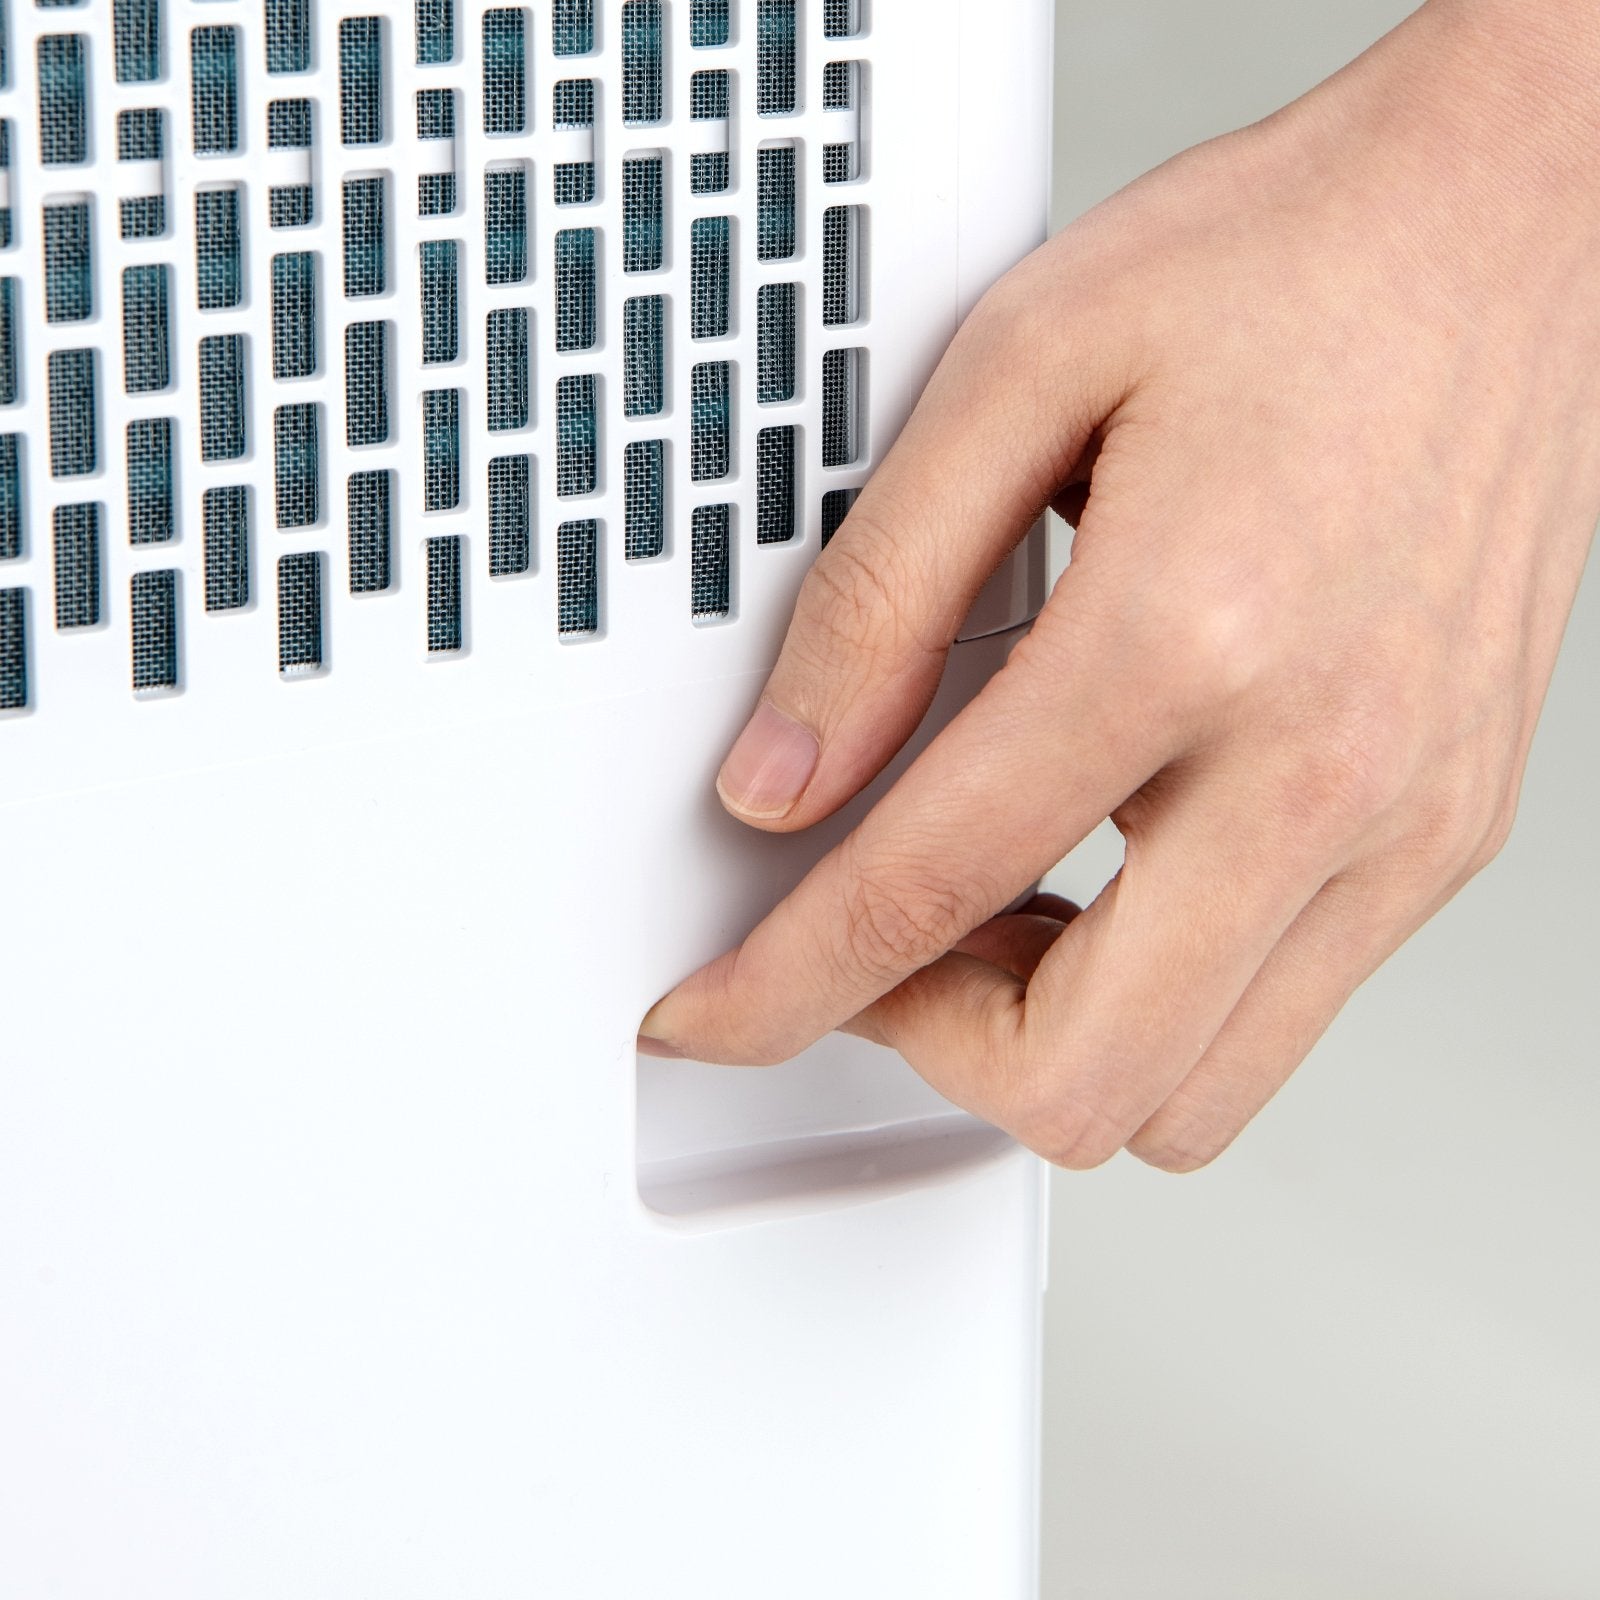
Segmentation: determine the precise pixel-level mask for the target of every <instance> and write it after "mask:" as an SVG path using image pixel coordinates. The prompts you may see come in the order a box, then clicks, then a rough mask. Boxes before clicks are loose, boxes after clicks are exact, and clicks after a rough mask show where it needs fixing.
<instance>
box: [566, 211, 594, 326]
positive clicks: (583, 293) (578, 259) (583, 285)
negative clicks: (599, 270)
mask: <svg viewBox="0 0 1600 1600" xmlns="http://www.w3.org/2000/svg"><path fill="white" fill-rule="evenodd" d="M595 294H596V288H595V263H594V229H593V228H564V229H562V230H561V232H559V233H558V234H557V235H556V349H557V350H587V349H589V348H590V346H591V345H593V344H594V341H595V338H596V329H595Z"/></svg>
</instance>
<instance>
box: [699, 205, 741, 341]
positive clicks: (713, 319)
mask: <svg viewBox="0 0 1600 1600" xmlns="http://www.w3.org/2000/svg"><path fill="white" fill-rule="evenodd" d="M732 231H733V224H732V221H731V220H730V219H729V218H727V217H696V218H695V219H694V221H693V223H691V224H690V228H689V333H690V336H691V337H692V338H695V339H720V338H722V337H723V336H724V335H725V334H726V333H727V332H728V318H729V303H730V301H731V299H732V292H733V286H732V281H731V279H732V268H731V265H730V263H729V253H730V247H731V240H732Z"/></svg>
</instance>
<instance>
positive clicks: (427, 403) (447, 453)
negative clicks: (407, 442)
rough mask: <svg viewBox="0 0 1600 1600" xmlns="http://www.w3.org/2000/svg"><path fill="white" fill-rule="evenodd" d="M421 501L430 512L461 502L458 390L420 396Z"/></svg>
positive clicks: (459, 394) (432, 390) (435, 391)
mask: <svg viewBox="0 0 1600 1600" xmlns="http://www.w3.org/2000/svg"><path fill="white" fill-rule="evenodd" d="M422 477H423V501H424V504H425V505H426V507H427V509H428V510H429V511H449V510H451V509H452V508H454V507H455V506H457V505H459V504H460V502H461V391H460V390H459V389H428V390H426V391H425V392H424V393H423V396H422Z"/></svg>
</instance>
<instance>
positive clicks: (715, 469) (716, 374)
mask: <svg viewBox="0 0 1600 1600" xmlns="http://www.w3.org/2000/svg"><path fill="white" fill-rule="evenodd" d="M729 372H730V367H729V363H728V362H726V361H705V362H702V363H701V364H700V365H699V366H697V367H696V368H695V369H694V371H693V372H692V373H691V374H690V375H689V376H690V384H689V388H690V413H689V475H690V477H692V478H693V479H694V481H695V482H696V483H704V482H706V481H707V480H708V479H712V478H725V477H727V475H728V459H729V455H730V441H729V433H730V428H731V410H732V407H731V403H730V394H729Z"/></svg>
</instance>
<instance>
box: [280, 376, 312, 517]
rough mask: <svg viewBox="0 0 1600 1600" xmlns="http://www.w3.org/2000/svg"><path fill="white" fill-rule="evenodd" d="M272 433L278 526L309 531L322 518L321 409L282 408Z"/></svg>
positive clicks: (300, 406)
mask: <svg viewBox="0 0 1600 1600" xmlns="http://www.w3.org/2000/svg"><path fill="white" fill-rule="evenodd" d="M272 432H273V456H274V466H275V478H276V498H277V510H278V526H279V527H280V528H309V527H311V526H313V524H315V523H316V522H317V520H318V519H319V518H320V517H321V515H322V497H321V492H320V479H321V463H320V461H319V459H318V457H319V444H318V432H317V407H316V406H315V405H312V404H305V405H293V406H279V407H278V409H277V411H276V412H275V413H274V414H273V419H272Z"/></svg>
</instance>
